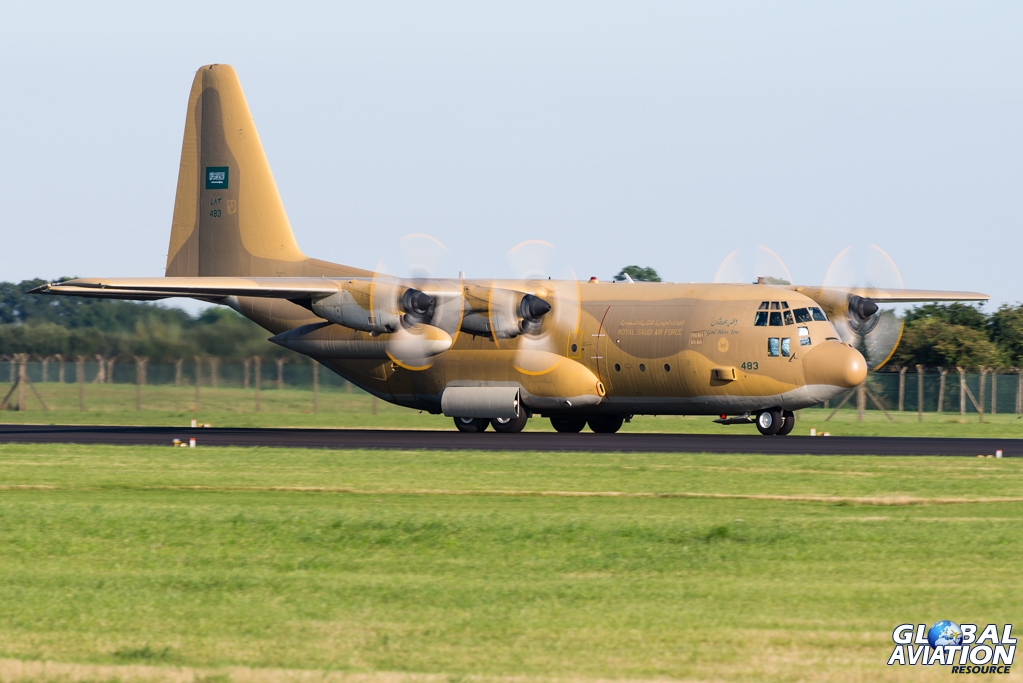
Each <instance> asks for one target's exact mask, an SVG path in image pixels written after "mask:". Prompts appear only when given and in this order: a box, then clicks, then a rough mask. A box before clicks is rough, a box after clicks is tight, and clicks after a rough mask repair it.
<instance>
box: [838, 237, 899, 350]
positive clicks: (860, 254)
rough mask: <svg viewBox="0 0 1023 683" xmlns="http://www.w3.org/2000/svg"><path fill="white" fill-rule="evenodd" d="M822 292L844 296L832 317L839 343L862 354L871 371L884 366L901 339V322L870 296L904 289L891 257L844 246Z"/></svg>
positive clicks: (878, 250) (879, 250) (873, 248)
mask: <svg viewBox="0 0 1023 683" xmlns="http://www.w3.org/2000/svg"><path fill="white" fill-rule="evenodd" d="M823 289H824V290H825V291H831V292H844V293H845V296H844V297H840V298H839V300H838V301H837V302H836V304H835V305H834V307H833V309H832V314H831V319H832V322H833V323H834V325H835V329H836V330H838V335H839V336H840V337H841V338H842V341H844V342H846V343H847V344H852V345H853V346H854V347H856V349H858V350H859V352H860V353H862V354H863V357H864V358H865V359H866V361H867V368H868V369H870V370H877V369H878V368H880V367H881V366H883V365H884V364H885V363H887V362H888V360H889V359H890V358H891V357H892V354H893V353H894V352H895V347H896V346H898V344H899V340H900V339H901V338H902V326H903V320H902V318H901V317H900V316H899V315H898V313H897V311H896V310H895V309H885V310H882V309H881V308H880V307H879V306H878V305H877V303H876V302H875V301H874V300H873V299H872V298H871V294H874V293H879V292H883V291H887V290H902V289H904V286H903V283H902V276H901V275H900V274H899V269H898V267H896V265H895V262H894V261H893V260H892V258H891V256H889V255H888V254H887V253H885V251H884V250H883V249H882V248H881V247H879V246H877V245H874V244H870V245H868V246H867V247H866V248H854V247H846V248H845V249H843V250H842V251H840V252H838V255H836V256H835V258H834V259H833V260H832V261H831V265H830V266H829V267H828V272H827V273H826V274H825V276H824V283H823ZM842 299H844V302H843V301H842Z"/></svg>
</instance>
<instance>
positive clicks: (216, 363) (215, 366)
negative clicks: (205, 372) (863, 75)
mask: <svg viewBox="0 0 1023 683" xmlns="http://www.w3.org/2000/svg"><path fill="white" fill-rule="evenodd" d="M209 361H210V386H211V387H213V388H216V387H217V386H218V383H217V379H218V377H217V376H218V375H219V374H220V358H219V357H217V356H210V358H209Z"/></svg>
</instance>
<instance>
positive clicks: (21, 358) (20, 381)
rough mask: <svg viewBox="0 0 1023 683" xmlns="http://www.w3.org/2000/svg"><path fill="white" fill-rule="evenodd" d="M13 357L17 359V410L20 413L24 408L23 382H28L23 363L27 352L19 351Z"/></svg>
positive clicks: (26, 357) (24, 363)
mask: <svg viewBox="0 0 1023 683" xmlns="http://www.w3.org/2000/svg"><path fill="white" fill-rule="evenodd" d="M15 357H16V358H17V359H18V412H19V413H20V412H21V411H23V410H25V384H26V383H27V382H28V372H27V371H26V368H25V365H26V360H27V359H28V354H27V353H19V354H17V355H16V356H15Z"/></svg>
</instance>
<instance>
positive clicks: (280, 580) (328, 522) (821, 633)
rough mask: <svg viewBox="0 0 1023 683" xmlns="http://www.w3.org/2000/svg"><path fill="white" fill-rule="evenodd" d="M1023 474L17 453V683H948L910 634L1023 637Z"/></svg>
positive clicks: (5, 608)
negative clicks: (511, 682) (1021, 576)
mask: <svg viewBox="0 0 1023 683" xmlns="http://www.w3.org/2000/svg"><path fill="white" fill-rule="evenodd" d="M1021 475H1023V462H1018V461H1015V460H987V459H985V460H976V459H950V458H949V459H941V458H885V459H872V458H861V457H850V458H833V459H832V458H813V457H805V456H792V457H777V456H771V457H759V456H721V455H686V454H628V455H592V454H578V453H573V454H559V453H541V454H536V453H530V454H515V453H497V454H494V453H462V454H457V455H455V454H444V453H412V452H393V451H392V452H380V451H372V452H370V451H364V452H360V451H355V452H343V453H342V452H336V451H314V450H303V449H295V450H287V449H230V448H224V449H196V450H190V449H189V450H183V449H171V448H155V447H154V448H139V447H109V446H27V445H5V446H0V485H2V486H3V487H5V488H4V490H2V491H0V551H2V552H0V571H2V574H3V577H4V581H3V582H2V584H0V657H3V658H5V659H4V660H3V661H0V680H16V679H17V677H18V676H21V677H22V679H23V680H37V679H40V678H43V677H48V678H50V679H52V680H150V679H153V680H156V679H161V678H165V679H174V677H178V678H177V680H203V679H207V680H238V681H243V680H268V681H269V680H348V679H351V680H354V678H356V677H362V678H360V680H382V679H386V680H389V681H392V680H393V681H398V680H426V679H430V680H439V678H438V677H443V678H444V680H445V681H447V680H460V679H462V678H464V677H478V678H482V679H503V678H507V677H517V678H516V680H523V677H525V679H530V678H536V679H549V678H556V679H562V680H564V679H569V680H584V679H586V680H588V679H597V678H619V679H651V678H658V679H663V678H670V679H684V680H725V681H752V680H757V681H761V680H763V681H800V680H835V681H838V680H841V681H873V680H893V681H894V680H900V681H902V680H918V679H927V678H930V677H939V676H941V677H944V676H947V672H946V671H943V670H926V669H925V670H908V671H907V670H905V669H903V670H898V669H889V668H887V667H885V661H886V658H887V655H888V654H889V652H890V649H891V641H890V633H891V629H892V628H893V627H894V626H895V625H897V624H899V623H903V622H916V621H920V622H923V621H927V622H933V621H936V620H938V619H942V618H951V619H955V620H958V621H967V622H969V621H980V622H984V623H987V622H989V621H992V622H994V621H997V622H1005V621H1008V622H1011V621H1013V617H1014V616H1015V615H1018V614H1019V613H1020V609H1021V608H1023V589H1020V588H1019V584H1018V582H1017V581H1016V580H1015V579H1016V574H1017V573H1018V569H1017V566H1016V565H1017V564H1018V558H1019V557H1021V556H1023V535H1021V534H1020V533H1019V531H1018V526H1019V520H1020V517H1021V513H1023V503H1020V502H1018V501H1019V500H1021V499H1023V476H1021ZM953 503H954V504H953ZM947 577H952V580H951V583H948V582H947V581H943V580H942V579H943V578H947ZM54 662H61V663H62V664H59V665H58V664H55V663H54ZM33 667H34V668H33ZM46 667H49V668H50V673H45V671H44V669H46ZM61 667H63V668H61ZM309 670H331V671H335V672H340V673H336V674H332V676H333V678H330V679H328V678H322V677H318V678H309V676H311V675H312V674H309V673H303V671H306V672H308V671H309ZM19 671H20V672H22V673H18V672H19ZM40 671H43V673H40ZM5 672H7V673H5ZM75 672H77V673H75ZM51 674H52V675H51ZM1013 675H1015V674H1013ZM317 676H318V674H317ZM76 677H77V678H76ZM147 677H150V678H147ZM152 677H155V678H152ZM189 677H190V678H189ZM1010 680H1011V679H1010Z"/></svg>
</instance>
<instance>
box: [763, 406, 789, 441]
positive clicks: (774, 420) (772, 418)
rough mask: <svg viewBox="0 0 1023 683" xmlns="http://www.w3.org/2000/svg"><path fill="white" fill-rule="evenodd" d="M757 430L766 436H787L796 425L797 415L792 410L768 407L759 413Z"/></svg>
mask: <svg viewBox="0 0 1023 683" xmlns="http://www.w3.org/2000/svg"><path fill="white" fill-rule="evenodd" d="M756 422H757V430H758V431H759V432H760V433H761V434H763V435H764V436H774V435H776V434H777V435H778V436H785V435H786V434H789V433H791V432H792V429H793V428H794V427H795V426H796V415H795V413H793V412H792V411H791V410H785V411H783V410H782V409H781V408H768V409H767V410H761V411H760V412H759V413H757V420H756Z"/></svg>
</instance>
